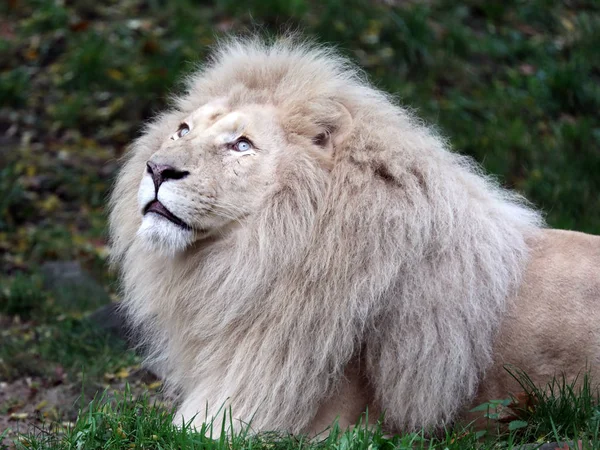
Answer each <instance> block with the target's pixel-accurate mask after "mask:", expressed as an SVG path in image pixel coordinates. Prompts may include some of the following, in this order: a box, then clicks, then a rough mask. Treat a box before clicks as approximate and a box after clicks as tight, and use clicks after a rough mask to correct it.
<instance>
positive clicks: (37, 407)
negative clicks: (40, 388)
mask: <svg viewBox="0 0 600 450" xmlns="http://www.w3.org/2000/svg"><path fill="white" fill-rule="evenodd" d="M47 404H48V400H42V401H41V402H39V403H38V404H37V405H35V410H36V411H41V410H42V409H44V408H45V407H46V405H47Z"/></svg>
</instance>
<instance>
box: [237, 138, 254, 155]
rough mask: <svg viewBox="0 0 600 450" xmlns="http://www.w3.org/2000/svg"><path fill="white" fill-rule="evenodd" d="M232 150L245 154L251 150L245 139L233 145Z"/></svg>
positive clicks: (250, 145)
mask: <svg viewBox="0 0 600 450" xmlns="http://www.w3.org/2000/svg"><path fill="white" fill-rule="evenodd" d="M233 150H235V151H236V152H240V153H243V152H247V151H249V150H252V144H251V143H250V141H248V140H246V139H240V140H239V141H237V142H236V143H235V144H233Z"/></svg>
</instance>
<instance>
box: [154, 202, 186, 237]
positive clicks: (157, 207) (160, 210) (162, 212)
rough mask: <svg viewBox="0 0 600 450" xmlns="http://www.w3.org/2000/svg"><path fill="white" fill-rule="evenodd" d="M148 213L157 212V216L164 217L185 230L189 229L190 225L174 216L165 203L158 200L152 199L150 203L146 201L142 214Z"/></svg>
mask: <svg viewBox="0 0 600 450" xmlns="http://www.w3.org/2000/svg"><path fill="white" fill-rule="evenodd" d="M148 213H155V214H158V215H159V216H162V217H164V218H165V219H167V220H170V221H171V222H173V223H174V224H175V225H178V226H180V227H181V228H184V229H186V230H190V229H191V227H190V226H189V225H188V224H187V223H185V222H184V221H183V220H181V219H180V218H179V217H177V216H175V214H173V213H172V212H171V211H169V210H168V209H167V208H166V207H165V205H163V204H162V203H161V202H159V201H158V200H153V201H151V202H150V203H148V204H147V205H146V207H145V208H144V215H146V214H148Z"/></svg>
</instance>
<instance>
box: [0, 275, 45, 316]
mask: <svg viewBox="0 0 600 450" xmlns="http://www.w3.org/2000/svg"><path fill="white" fill-rule="evenodd" d="M46 300H47V296H46V294H45V292H44V291H43V289H42V279H41V277H39V276H37V275H35V274H34V275H29V274H24V273H17V274H16V275H15V276H14V277H12V278H11V279H8V280H6V282H5V283H3V286H2V288H0V313H2V314H6V315H9V316H19V317H20V318H22V319H29V318H30V317H31V316H32V315H33V314H35V312H40V311H41V310H43V309H44V307H45V305H46Z"/></svg>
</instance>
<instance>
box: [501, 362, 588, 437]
mask: <svg viewBox="0 0 600 450" xmlns="http://www.w3.org/2000/svg"><path fill="white" fill-rule="evenodd" d="M507 370H508V372H509V373H510V374H511V375H512V376H513V378H515V379H516V380H517V381H518V382H519V384H520V385H521V387H522V388H523V391H524V392H525V394H526V396H527V397H528V398H529V399H530V402H529V406H527V407H521V408H516V409H515V412H516V413H517V415H518V416H520V417H519V418H520V419H521V421H522V422H523V423H526V426H523V427H520V430H519V432H520V434H521V435H522V437H523V438H524V439H529V440H535V439H538V438H539V437H541V436H545V437H547V438H552V439H554V440H561V439H566V438H571V439H575V440H577V439H579V438H581V437H583V438H585V439H591V440H596V441H597V439H598V435H599V432H600V406H599V405H600V390H599V388H598V385H597V384H594V382H593V379H592V378H591V376H590V374H589V372H588V371H582V372H581V374H580V375H579V376H578V377H577V378H576V379H575V380H571V381H568V380H567V379H566V378H565V376H564V375H559V376H557V377H554V378H553V379H552V381H551V382H549V383H548V384H547V385H546V386H537V385H536V384H535V383H534V382H533V380H531V378H530V377H529V376H528V375H527V374H526V373H525V372H523V371H522V370H520V369H518V368H515V367H507Z"/></svg>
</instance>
